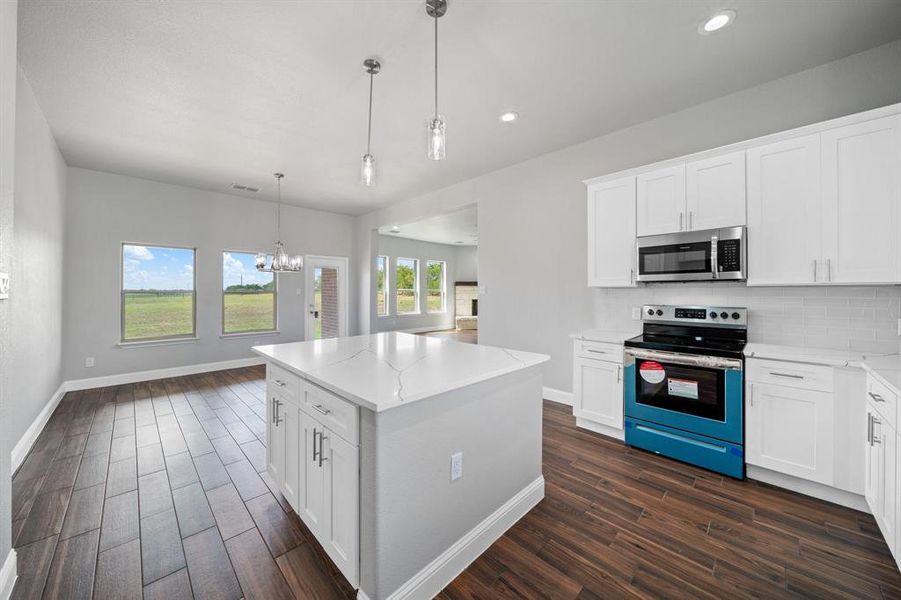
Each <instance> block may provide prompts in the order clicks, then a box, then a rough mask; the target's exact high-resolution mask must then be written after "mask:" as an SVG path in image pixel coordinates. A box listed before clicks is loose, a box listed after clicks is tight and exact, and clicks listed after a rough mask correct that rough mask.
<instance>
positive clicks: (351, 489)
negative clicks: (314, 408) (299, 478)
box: [320, 430, 360, 586]
mask: <svg viewBox="0 0 901 600" xmlns="http://www.w3.org/2000/svg"><path fill="white" fill-rule="evenodd" d="M322 449H323V450H322V451H323V452H324V453H325V463H324V468H325V471H326V485H327V503H326V515H327V516H326V522H327V523H328V528H327V530H328V531H327V537H325V538H322V539H321V540H320V541H321V542H322V545H323V546H324V547H325V551H326V553H327V554H328V555H329V557H330V558H331V559H332V560H333V561H335V565H337V567H338V568H339V569H340V570H341V572H342V573H343V574H344V576H345V577H347V579H348V581H350V583H351V584H352V585H354V586H356V584H357V579H358V571H357V569H358V563H359V560H358V557H359V542H358V540H359V535H360V529H359V523H360V516H359V515H360V506H359V497H360V495H359V485H360V467H359V465H360V461H359V455H358V449H357V447H356V446H353V445H351V444H349V443H348V442H347V441H345V440H343V439H342V438H340V437H339V436H337V435H335V434H334V433H333V432H332V431H330V430H326V434H325V438H323V441H322Z"/></svg>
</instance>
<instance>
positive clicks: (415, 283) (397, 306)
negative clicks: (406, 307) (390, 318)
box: [394, 256, 422, 317]
mask: <svg viewBox="0 0 901 600" xmlns="http://www.w3.org/2000/svg"><path fill="white" fill-rule="evenodd" d="M401 261H412V263H413V306H414V310H412V311H410V312H402V311H401V310H400V302H399V301H398V298H399V296H398V294H397V291H398V290H399V289H400V288H398V287H397V280H398V279H399V278H398V277H397V268H398V267H399V266H400V262H401ZM419 287H420V286H419V259H418V258H408V257H406V256H398V257H397V258H395V259H394V312H395V314H396V315H397V316H399V317H403V316H408V315H420V314H422V307H421V306H420V304H419V302H420V289H419ZM403 289H407V288H403Z"/></svg>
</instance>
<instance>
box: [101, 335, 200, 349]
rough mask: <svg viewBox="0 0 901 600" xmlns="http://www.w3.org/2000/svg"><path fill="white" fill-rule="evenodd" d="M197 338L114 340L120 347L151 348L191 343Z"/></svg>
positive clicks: (197, 338)
mask: <svg viewBox="0 0 901 600" xmlns="http://www.w3.org/2000/svg"><path fill="white" fill-rule="evenodd" d="M199 339H200V338H199V337H197V336H191V337H172V338H158V339H153V340H133V341H125V342H116V345H117V346H119V347H120V348H152V347H153V346H176V345H178V344H193V343H194V342H196V341H197V340H199Z"/></svg>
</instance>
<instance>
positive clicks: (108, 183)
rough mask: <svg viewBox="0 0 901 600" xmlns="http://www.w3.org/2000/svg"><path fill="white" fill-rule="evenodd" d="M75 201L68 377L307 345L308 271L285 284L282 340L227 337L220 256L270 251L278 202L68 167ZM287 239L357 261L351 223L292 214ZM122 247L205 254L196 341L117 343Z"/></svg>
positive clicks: (304, 248)
mask: <svg viewBox="0 0 901 600" xmlns="http://www.w3.org/2000/svg"><path fill="white" fill-rule="evenodd" d="M67 201H68V203H69V218H68V223H67V225H68V237H67V244H66V263H65V264H66V271H67V281H66V303H65V310H64V314H63V323H64V324H65V330H64V336H63V337H64V350H63V356H64V361H63V367H64V378H65V379H81V378H85V377H95V376H99V375H109V374H117V373H129V372H134V371H143V370H148V369H159V368H166V367H176V366H184V365H192V364H202V363H209V362H216V361H222V360H231V359H238V358H249V357H251V356H252V355H251V352H250V347H251V346H252V345H254V343H258V342H259V343H282V342H290V341H297V340H300V339H303V334H304V308H303V307H304V301H303V300H304V298H303V296H302V295H300V294H302V293H303V275H302V274H301V273H298V274H284V275H280V276H279V282H278V285H279V301H278V311H279V316H278V319H279V329H280V334H278V335H267V336H262V335H253V336H249V337H232V338H226V339H223V338H220V333H221V318H222V308H221V307H222V283H221V281H222V279H221V278H222V251H223V250H244V251H258V250H269V249H271V247H272V244H273V243H274V241H275V235H276V233H275V216H276V205H275V204H274V203H271V202H265V201H258V200H250V199H246V198H239V197H237V196H233V195H229V194H219V193H214V192H206V191H202V190H197V189H193V188H186V187H181V186H176V185H168V184H163V183H157V182H153V181H147V180H144V179H136V178H133V177H124V176H120V175H112V174H109V173H100V172H97V171H89V170H85V169H75V168H72V169H69V176H68V198H67ZM282 237H283V241H284V242H285V243H286V244H287V246H288V249H289V251H290V252H292V253H296V254H322V255H331V256H348V257H349V256H351V255H352V254H353V243H354V242H353V218H352V217H348V216H345V215H338V214H333V213H326V212H321V211H315V210H307V209H302V208H297V207H289V206H285V207H283V209H282ZM124 241H128V242H138V243H143V244H149V245H153V244H163V245H178V246H189V247H194V248H196V249H197V254H196V261H197V267H196V271H197V280H196V289H197V335H198V337H199V339H198V340H197V341H193V342H188V343H181V344H177V345H161V346H151V347H132V348H123V347H120V346H118V345H117V342H118V341H119V269H120V256H119V255H120V244H121V243H122V242H124ZM353 283H354V281H353V280H352V279H351V280H350V284H351V285H350V291H349V293H350V294H351V302H350V310H351V311H353V310H355V302H354V301H353V300H355V299H356V297H357V296H356V295H355V292H354V287H353ZM349 321H351V322H352V321H353V319H349ZM351 326H352V325H351ZM88 356H93V357H95V359H96V367H94V368H90V369H89V368H85V367H84V359H85V357H88Z"/></svg>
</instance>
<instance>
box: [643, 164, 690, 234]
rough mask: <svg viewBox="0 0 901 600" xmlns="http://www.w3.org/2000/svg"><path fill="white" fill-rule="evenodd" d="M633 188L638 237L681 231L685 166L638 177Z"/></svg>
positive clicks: (683, 212)
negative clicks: (636, 189) (636, 197)
mask: <svg viewBox="0 0 901 600" xmlns="http://www.w3.org/2000/svg"><path fill="white" fill-rule="evenodd" d="M636 184H637V188H638V191H637V196H638V211H637V212H638V225H637V229H638V235H640V236H642V235H656V234H658V233H675V232H677V231H684V230H685V228H686V222H685V221H686V219H685V217H686V215H685V165H677V166H675V167H666V168H665V169H658V170H656V171H651V172H649V173H642V174H641V175H639V176H638V177H637V178H636Z"/></svg>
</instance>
